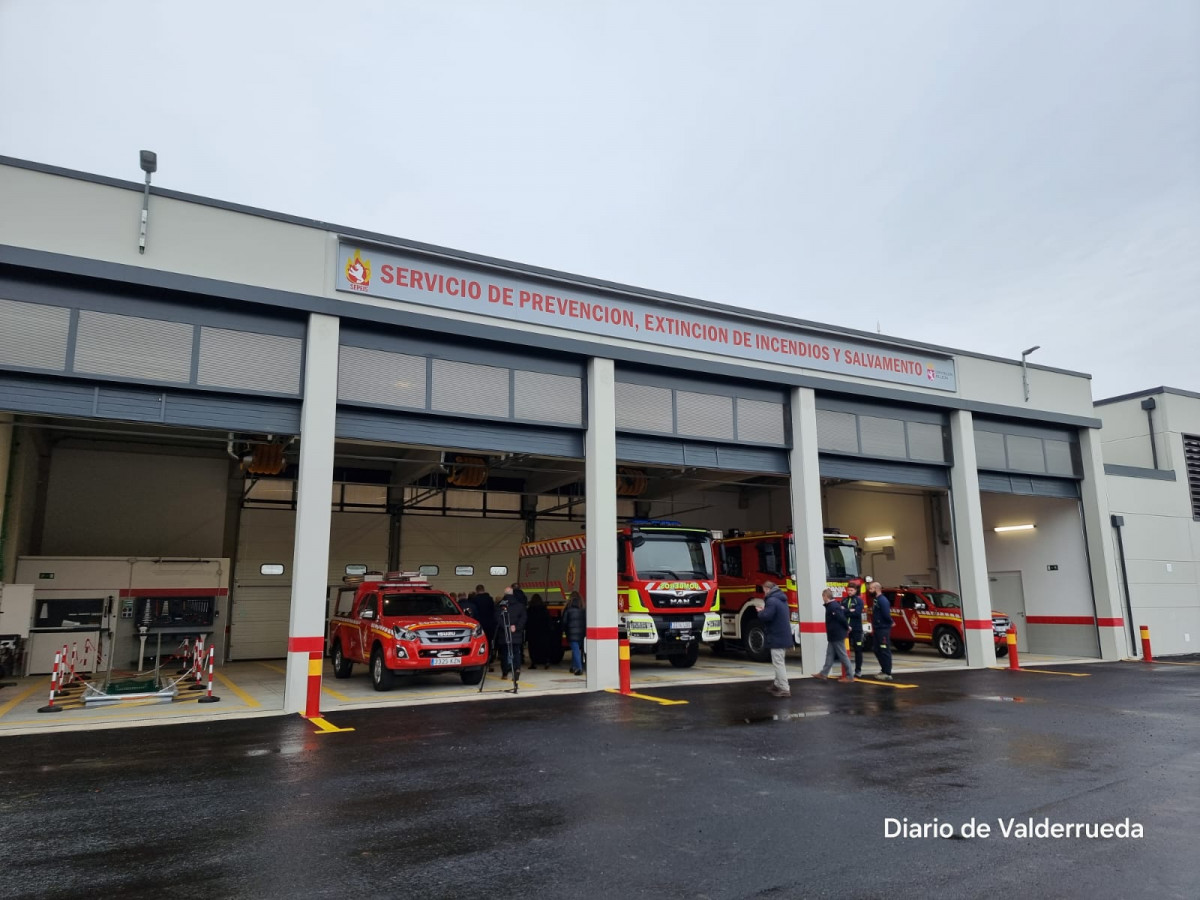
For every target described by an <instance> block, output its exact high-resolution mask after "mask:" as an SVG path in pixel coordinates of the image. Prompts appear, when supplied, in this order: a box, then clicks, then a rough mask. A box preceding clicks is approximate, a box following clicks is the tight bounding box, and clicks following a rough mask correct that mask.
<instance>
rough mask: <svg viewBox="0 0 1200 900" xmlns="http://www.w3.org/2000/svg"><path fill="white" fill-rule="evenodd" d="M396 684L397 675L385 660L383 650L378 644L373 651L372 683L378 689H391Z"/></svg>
mask: <svg viewBox="0 0 1200 900" xmlns="http://www.w3.org/2000/svg"><path fill="white" fill-rule="evenodd" d="M395 684H396V675H395V673H394V672H392V670H391V669H389V668H388V667H387V665H386V664H385V663H384V661H383V650H381V649H380V648H379V647H378V646H376V647H375V649H374V650H372V651H371V685H372V686H373V687H374V688H375V690H377V691H390V690H391V689H392V688H393V687H394V686H395Z"/></svg>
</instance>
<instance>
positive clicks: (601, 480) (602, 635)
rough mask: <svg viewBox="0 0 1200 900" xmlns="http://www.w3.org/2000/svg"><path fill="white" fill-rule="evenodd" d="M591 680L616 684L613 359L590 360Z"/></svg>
mask: <svg viewBox="0 0 1200 900" xmlns="http://www.w3.org/2000/svg"><path fill="white" fill-rule="evenodd" d="M587 400H588V405H587V408H588V428H587V436H586V438H585V445H584V456H585V459H584V483H585V485H586V487H587V512H586V517H585V521H586V524H587V572H586V573H585V586H586V589H587V642H586V647H587V660H588V663H587V686H588V690H592V691H596V690H601V689H603V688H610V687H617V686H618V684H619V677H618V672H617V432H616V428H617V404H616V373H615V367H614V366H613V361H612V360H611V359H592V360H589V361H588V373H587Z"/></svg>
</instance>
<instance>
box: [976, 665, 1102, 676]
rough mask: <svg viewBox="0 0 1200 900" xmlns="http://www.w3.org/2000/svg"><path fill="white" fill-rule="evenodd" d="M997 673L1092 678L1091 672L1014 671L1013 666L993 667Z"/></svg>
mask: <svg viewBox="0 0 1200 900" xmlns="http://www.w3.org/2000/svg"><path fill="white" fill-rule="evenodd" d="M991 668H993V669H995V670H996V671H997V672H1013V671H1015V672H1036V673H1037V674H1038V675H1069V676H1070V677H1072V678H1091V677H1092V673H1091V672H1055V671H1054V670H1053V669H1026V668H1024V667H1021V668H1019V669H1013V668H1012V667H1011V666H992V667H991Z"/></svg>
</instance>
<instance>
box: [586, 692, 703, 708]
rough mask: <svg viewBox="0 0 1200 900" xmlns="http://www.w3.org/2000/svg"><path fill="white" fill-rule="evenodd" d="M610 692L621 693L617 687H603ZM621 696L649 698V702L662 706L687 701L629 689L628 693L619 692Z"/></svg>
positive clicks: (680, 703) (678, 704)
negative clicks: (652, 695)
mask: <svg viewBox="0 0 1200 900" xmlns="http://www.w3.org/2000/svg"><path fill="white" fill-rule="evenodd" d="M605 690H606V691H608V693H610V694H621V692H620V690H618V689H617V688H605ZM621 696H622V697H637V698H638V699H639V700H649V701H650V702H651V703H658V704H660V705H662V706H682V705H684V704H686V703H687V701H686V700H664V699H663V698H662V697H651V696H650V695H649V694H639V693H637V692H636V691H630V692H629V693H628V694H621Z"/></svg>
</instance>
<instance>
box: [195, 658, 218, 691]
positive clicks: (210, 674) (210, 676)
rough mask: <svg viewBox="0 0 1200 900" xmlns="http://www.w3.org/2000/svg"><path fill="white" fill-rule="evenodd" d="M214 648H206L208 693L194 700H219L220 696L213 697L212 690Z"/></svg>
mask: <svg viewBox="0 0 1200 900" xmlns="http://www.w3.org/2000/svg"><path fill="white" fill-rule="evenodd" d="M214 649H215V648H213V647H209V648H208V693H207V694H205V695H204V696H203V697H201V698H200V699H199V700H197V701H196V702H197V703H220V702H221V698H220V697H214V696H213V692H212V682H213V651H214Z"/></svg>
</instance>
